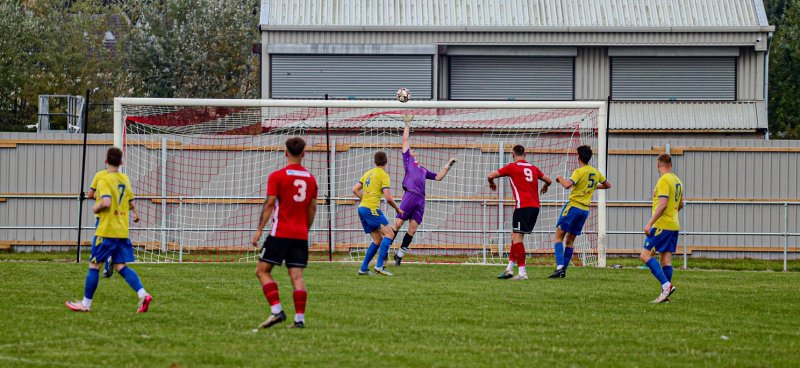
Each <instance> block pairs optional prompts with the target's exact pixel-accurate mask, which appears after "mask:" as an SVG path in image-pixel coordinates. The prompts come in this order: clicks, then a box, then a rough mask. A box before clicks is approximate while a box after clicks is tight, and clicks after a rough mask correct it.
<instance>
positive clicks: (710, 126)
mask: <svg viewBox="0 0 800 368" xmlns="http://www.w3.org/2000/svg"><path fill="white" fill-rule="evenodd" d="M609 129H611V130H618V131H619V130H628V131H632V130H637V131H639V130H662V131H663V130H686V131H698V130H703V131H726V132H728V131H730V132H736V131H739V132H742V131H751V132H752V131H756V130H758V129H767V111H766V106H765V104H764V102H763V101H747V102H687V101H681V102H612V103H611V106H610V108H609Z"/></svg>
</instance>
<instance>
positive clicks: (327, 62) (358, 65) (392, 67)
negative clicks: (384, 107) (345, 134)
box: [270, 55, 433, 100]
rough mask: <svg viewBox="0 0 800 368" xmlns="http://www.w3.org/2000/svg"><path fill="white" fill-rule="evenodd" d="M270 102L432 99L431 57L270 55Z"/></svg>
mask: <svg viewBox="0 0 800 368" xmlns="http://www.w3.org/2000/svg"><path fill="white" fill-rule="evenodd" d="M271 59H272V67H271V71H272V76H271V79H270V80H271V82H272V86H271V95H270V97H271V98H320V99H321V98H324V97H325V94H326V93H327V94H329V95H330V97H331V98H359V99H367V98H371V99H393V98H395V93H396V92H397V90H398V89H399V88H401V87H402V88H407V89H409V90H410V91H411V96H412V98H414V99H420V100H429V99H431V98H433V94H432V83H433V59H432V57H431V56H430V55H272V56H271Z"/></svg>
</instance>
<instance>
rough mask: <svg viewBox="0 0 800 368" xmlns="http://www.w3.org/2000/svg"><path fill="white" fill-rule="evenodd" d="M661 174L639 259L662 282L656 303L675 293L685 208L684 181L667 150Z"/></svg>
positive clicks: (661, 157)
mask: <svg viewBox="0 0 800 368" xmlns="http://www.w3.org/2000/svg"><path fill="white" fill-rule="evenodd" d="M658 173H659V174H660V175H661V177H660V178H658V182H657V183H656V188H655V189H654V190H653V212H652V215H651V216H650V221H647V225H645V226H644V234H645V235H646V236H647V239H645V241H644V249H642V253H641V254H639V258H640V259H641V260H642V262H644V263H645V264H646V265H647V267H648V268H650V272H652V273H653V276H655V278H656V279H658V282H660V283H661V294H660V295H659V296H658V298H656V299H655V300H653V303H663V302H669V296H670V295H672V293H674V292H675V286H673V285H672V253H674V252H675V248H677V246H678V232H679V230H680V229H681V225H680V222H678V212H679V211H680V210H681V209H683V189H684V188H683V182H681V179H679V178H678V176H677V175H675V174H673V173H672V157H670V155H668V154H666V153H662V154H660V155H658ZM655 251H658V253H660V255H661V257H660V258H661V264H659V262H658V261H656V259H655V258H653V256H654V252H655Z"/></svg>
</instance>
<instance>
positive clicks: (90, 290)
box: [83, 268, 100, 299]
mask: <svg viewBox="0 0 800 368" xmlns="http://www.w3.org/2000/svg"><path fill="white" fill-rule="evenodd" d="M99 283H100V270H95V269H91V268H90V269H89V273H87V274H86V284H85V285H84V286H83V297H84V298H86V299H93V298H94V292H95V290H97V284H99Z"/></svg>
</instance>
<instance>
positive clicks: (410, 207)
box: [397, 192, 425, 224]
mask: <svg viewBox="0 0 800 368" xmlns="http://www.w3.org/2000/svg"><path fill="white" fill-rule="evenodd" d="M400 209H401V210H403V212H405V213H404V214H402V215H401V214H400V213H398V214H397V218H399V219H401V220H403V221H408V219H412V220H414V221H416V222H417V224H421V223H422V217H423V216H424V215H425V197H424V196H421V195H419V194H417V193H414V192H405V194H403V200H402V201H400Z"/></svg>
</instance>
